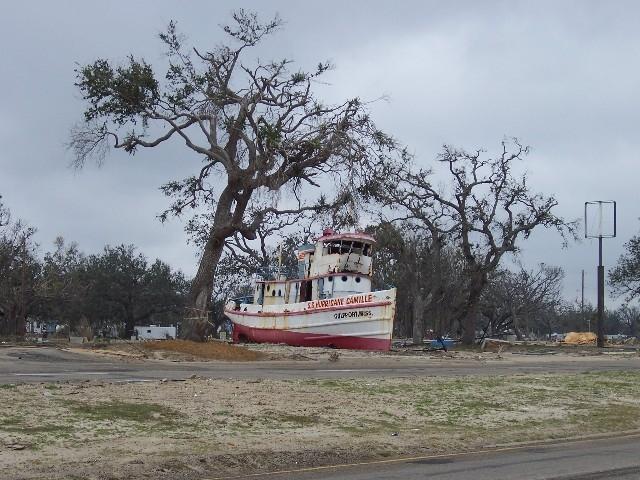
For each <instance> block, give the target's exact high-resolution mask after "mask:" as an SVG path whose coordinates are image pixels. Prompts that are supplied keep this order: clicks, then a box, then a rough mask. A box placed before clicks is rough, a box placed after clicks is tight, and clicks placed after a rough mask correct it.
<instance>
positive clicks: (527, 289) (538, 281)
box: [480, 264, 564, 340]
mask: <svg viewBox="0 0 640 480" xmlns="http://www.w3.org/2000/svg"><path fill="white" fill-rule="evenodd" d="M563 278H564V271H563V270H562V269H561V268H559V267H554V266H549V265H545V264H541V265H540V266H539V267H538V269H537V270H527V269H525V268H523V267H522V266H520V269H519V270H518V271H517V272H512V271H510V270H504V269H498V270H496V271H495V272H493V273H492V274H491V275H490V276H489V282H488V286H487V288H486V289H485V292H484V294H483V295H482V301H481V306H480V310H481V312H482V314H483V316H484V317H485V318H486V319H487V323H486V326H485V328H484V331H483V337H484V336H486V335H492V336H493V335H501V334H504V333H507V332H509V331H510V330H513V332H514V333H515V334H516V336H517V338H518V339H519V340H522V339H523V337H524V335H525V333H527V332H528V331H529V330H530V329H531V328H532V327H534V326H538V324H539V322H538V321H537V318H538V317H544V316H545V315H547V314H548V313H549V312H552V311H556V310H557V309H558V307H559V306H560V302H561V295H560V292H561V289H562V279H563ZM547 333H550V332H547Z"/></svg>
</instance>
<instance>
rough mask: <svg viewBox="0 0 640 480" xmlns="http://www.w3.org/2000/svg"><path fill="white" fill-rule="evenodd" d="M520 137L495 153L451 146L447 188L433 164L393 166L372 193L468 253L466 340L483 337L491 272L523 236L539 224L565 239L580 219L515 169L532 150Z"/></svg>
mask: <svg viewBox="0 0 640 480" xmlns="http://www.w3.org/2000/svg"><path fill="white" fill-rule="evenodd" d="M528 151H529V150H528V148H527V147H524V146H522V145H521V144H520V143H519V142H518V141H517V140H516V139H514V140H513V141H512V142H506V141H503V142H502V151H501V152H500V154H499V155H498V156H496V157H494V158H490V157H487V156H486V155H485V154H484V152H483V151H482V150H478V151H475V152H466V151H464V150H460V149H455V148H453V147H451V146H448V145H445V146H444V149H443V152H442V153H441V154H440V155H439V157H438V161H439V162H440V164H442V165H443V166H444V167H445V170H446V174H447V176H448V178H449V184H448V185H447V186H446V187H445V188H439V187H438V186H437V185H435V184H434V183H433V180H432V178H433V175H432V172H431V171H430V170H424V169H418V170H413V169H412V168H411V165H410V164H409V163H408V162H407V163H405V165H403V166H397V164H395V165H394V164H385V166H384V168H382V169H380V170H379V171H378V172H377V175H376V176H377V178H378V180H377V183H376V184H375V187H374V188H371V189H369V193H370V194H372V195H374V196H377V197H378V198H382V201H383V203H384V204H385V205H387V206H390V207H393V208H396V209H398V210H400V211H403V212H405V215H404V219H405V220H411V221H414V222H416V224H417V225H420V226H421V227H422V228H423V229H424V230H425V231H427V232H428V233H429V234H430V235H431V236H432V238H433V239H437V240H438V241H436V242H434V245H438V244H440V243H441V242H443V241H449V240H450V241H452V242H454V244H455V245H456V247H457V248H459V249H460V252H461V253H462V256H463V259H464V272H465V276H466V279H467V281H466V285H465V289H464V290H465V299H464V302H463V303H462V305H460V306H459V308H458V313H457V317H458V321H459V322H460V324H461V326H462V334H463V335H462V340H463V342H464V343H465V344H472V343H473V342H474V339H475V331H476V318H477V316H478V306H479V302H480V298H481V295H482V292H483V290H484V288H485V287H486V285H487V281H488V275H489V274H490V273H491V272H493V271H495V270H496V269H497V268H498V265H499V263H500V260H501V259H502V257H503V256H504V255H505V254H506V253H512V252H517V251H518V242H519V241H520V240H522V239H526V238H528V237H529V235H530V234H531V232H532V231H533V230H534V229H536V228H539V227H544V228H552V229H555V230H557V231H558V232H560V234H561V235H562V237H563V239H565V242H566V239H567V238H569V237H575V229H576V223H575V222H567V221H565V220H564V219H563V218H561V217H558V216H556V215H555V214H554V213H553V209H554V207H555V206H556V205H557V201H556V199H555V198H554V197H553V196H548V197H547V196H544V195H542V194H534V193H532V192H531V190H530V188H529V185H528V183H527V177H526V175H517V174H516V173H514V171H513V168H514V164H515V162H517V161H520V160H522V159H523V158H524V156H525V155H526V154H527V153H528Z"/></svg>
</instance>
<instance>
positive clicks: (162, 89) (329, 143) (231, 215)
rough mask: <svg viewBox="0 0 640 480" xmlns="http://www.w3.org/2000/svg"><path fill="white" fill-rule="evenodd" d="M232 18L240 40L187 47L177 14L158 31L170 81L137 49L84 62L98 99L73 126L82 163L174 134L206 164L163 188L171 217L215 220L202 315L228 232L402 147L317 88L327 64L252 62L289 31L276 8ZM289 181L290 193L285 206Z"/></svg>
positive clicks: (204, 264) (82, 76) (200, 280)
mask: <svg viewBox="0 0 640 480" xmlns="http://www.w3.org/2000/svg"><path fill="white" fill-rule="evenodd" d="M233 20H234V22H233V24H232V25H231V26H226V27H224V31H225V32H226V34H227V35H228V37H229V41H230V45H221V46H218V47H217V48H215V49H212V50H211V51H200V50H197V49H195V48H194V49H192V50H191V51H189V50H187V49H185V47H184V45H183V44H184V39H183V38H182V36H181V35H179V34H178V32H177V30H176V25H175V23H174V22H171V23H170V24H169V27H168V29H167V31H166V33H163V34H161V35H160V38H161V39H162V41H163V43H164V45H165V47H166V48H167V55H168V68H167V72H166V74H165V79H166V80H165V81H163V82H161V81H160V80H159V79H158V77H157V76H156V74H155V73H154V70H153V68H152V66H151V65H149V64H148V63H146V62H145V61H144V60H137V59H135V58H134V57H133V56H130V57H129V59H128V62H127V63H126V64H125V65H123V66H113V65H112V64H111V63H110V62H109V61H107V60H104V59H99V60H96V61H95V62H94V63H92V64H90V65H86V66H83V67H80V68H79V69H78V70H77V83H76V85H77V87H78V88H79V89H80V91H81V92H82V95H83V98H84V100H86V101H87V102H88V107H87V109H86V111H85V112H84V122H83V123H82V124H81V125H80V126H78V127H77V128H76V129H75V130H74V131H73V132H72V135H71V143H70V144H71V147H72V149H73V151H74V153H75V163H76V165H78V166H81V165H83V164H84V163H85V161H86V160H87V159H88V158H89V157H97V159H98V160H99V161H101V160H102V158H103V157H104V155H105V153H106V151H107V150H108V149H109V145H111V146H113V147H114V148H116V149H122V150H124V151H125V152H128V153H130V154H134V153H135V152H136V151H137V149H138V148H140V147H144V148H155V147H158V146H160V145H161V144H163V143H165V142H168V141H170V140H173V139H176V140H179V141H182V142H184V145H185V146H186V148H187V150H188V151H190V152H191V153H192V154H193V156H194V157H195V158H198V159H199V161H200V165H199V167H198V168H197V172H196V173H195V174H194V175H192V176H189V177H187V178H185V179H183V180H176V181H172V182H169V183H168V184H166V185H164V186H163V187H162V188H163V191H164V192H165V194H167V195H168V196H170V197H172V198H173V199H174V201H173V204H172V205H171V207H170V208H169V209H168V210H167V211H165V212H164V213H163V214H162V215H161V219H163V220H165V219H167V218H168V217H169V216H171V215H180V214H182V213H184V212H185V211H188V210H191V211H193V212H197V213H202V212H204V215H202V216H200V217H198V218H199V219H201V220H202V219H204V220H205V221H206V222H207V223H206V224H205V229H206V231H207V235H206V241H205V242H204V244H203V249H202V256H201V259H200V263H199V267H198V272H197V274H196V276H195V278H194V280H193V283H192V287H191V294H190V307H191V310H192V314H191V316H192V317H206V314H207V311H208V310H209V306H210V302H211V295H212V290H213V285H214V278H215V273H214V272H215V269H216V266H217V264H218V261H219V260H220V257H221V255H222V252H223V249H224V245H225V241H227V239H229V238H232V237H234V236H235V235H236V234H240V235H241V236H242V237H244V238H245V239H248V240H252V239H255V238H256V237H257V231H258V228H259V227H260V225H262V224H263V223H264V221H265V218H266V217H267V216H268V215H271V214H274V215H280V214H286V213H295V212H299V211H304V210H311V209H314V208H320V207H322V206H323V205H326V199H325V197H324V196H323V195H320V196H318V198H317V202H315V201H305V200H303V197H304V198H309V195H308V192H306V194H305V192H304V191H303V189H304V188H308V187H320V185H321V183H320V178H321V177H322V176H323V175H326V174H333V175H334V179H335V180H336V181H338V180H339V179H340V178H342V179H344V180H345V183H346V184H347V185H349V184H350V183H352V182H353V180H354V176H357V173H358V171H359V169H358V168H354V167H355V166H356V165H361V164H364V163H366V162H368V161H371V160H372V159H374V158H378V157H380V156H382V155H386V154H388V153H390V152H392V151H393V150H394V149H395V148H396V145H395V142H394V141H393V139H392V138H391V137H389V136H388V135H386V134H385V133H383V132H381V131H380V130H379V129H378V128H376V126H375V125H374V123H373V122H372V120H371V119H370V117H369V114H368V112H367V108H366V105H365V104H363V102H361V101H360V100H359V99H357V98H354V99H349V100H346V101H344V102H343V103H340V104H337V105H325V104H324V103H322V102H321V101H320V100H319V99H317V98H316V96H315V94H314V88H315V86H316V84H317V82H318V81H319V78H320V77H321V76H322V75H323V74H324V73H325V72H326V71H327V70H329V69H330V67H331V66H330V64H329V63H327V62H321V63H319V64H318V65H317V68H316V69H315V70H314V71H312V72H305V71H302V70H294V69H293V67H292V62H291V61H289V60H286V59H283V60H279V61H271V62H260V61H257V62H252V61H251V60H250V59H247V56H248V53H249V52H250V51H251V49H252V48H253V47H255V46H256V45H258V44H259V43H260V42H261V41H262V40H263V39H264V38H265V37H266V36H268V35H270V34H271V33H273V32H274V31H276V30H277V29H279V28H280V26H281V25H282V22H281V20H280V19H279V18H278V17H276V18H274V19H273V20H271V21H269V22H266V23H262V22H261V21H260V20H259V19H258V18H257V16H256V15H255V14H253V13H250V12H246V11H244V10H239V11H237V12H236V13H234V15H233ZM180 161H182V159H180ZM285 186H286V187H287V191H288V192H290V193H291V194H292V195H291V200H290V202H289V203H288V204H287V205H286V206H285V207H284V208H279V207H278V203H279V202H278V200H279V196H280V195H281V192H282V191H283V188H284V187H285ZM340 200H342V201H344V196H342V197H341V199H340ZM192 228H193V226H192ZM192 323H193V324H192V325H191V327H189V322H186V324H185V325H183V333H185V334H186V337H188V338H194V339H197V338H201V337H202V329H201V328H199V327H198V325H204V323H203V322H192Z"/></svg>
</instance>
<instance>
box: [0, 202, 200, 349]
mask: <svg viewBox="0 0 640 480" xmlns="http://www.w3.org/2000/svg"><path fill="white" fill-rule="evenodd" d="M34 233H35V229H34V228H32V227H29V226H27V225H26V224H24V223H23V222H22V221H17V220H16V221H13V220H12V219H11V217H10V215H9V212H8V210H7V209H4V208H3V207H2V205H1V204H0V335H24V333H25V331H26V327H27V322H28V321H37V322H39V323H42V322H45V323H51V324H56V325H60V326H62V327H63V330H64V331H66V332H71V333H75V334H80V335H85V336H93V335H96V336H99V335H103V334H105V335H111V334H112V333H114V332H115V333H117V335H119V336H124V337H128V336H130V335H131V334H132V333H133V327H134V325H137V324H149V323H154V324H176V323H178V322H179V321H180V320H181V318H182V317H183V309H184V305H185V298H186V293H187V291H188V286H189V284H188V281H187V280H186V279H185V278H184V275H183V274H182V273H181V272H180V271H175V270H173V269H172V268H171V267H170V266H169V265H167V264H166V263H164V262H162V261H161V260H155V261H153V262H150V261H149V260H148V259H147V258H146V257H145V255H144V254H142V253H140V252H138V251H137V250H136V248H135V247H134V246H133V245H118V246H115V247H112V246H108V245H107V246H105V247H104V250H103V251H102V252H101V253H99V254H95V255H86V254H84V253H82V251H81V250H80V248H79V247H78V245H77V244H75V243H67V242H65V240H64V239H63V238H62V237H59V238H57V239H56V240H55V242H54V248H53V249H52V250H51V251H47V252H45V253H44V254H42V253H41V251H40V248H39V246H38V245H37V244H36V243H35V242H34V239H33V236H34Z"/></svg>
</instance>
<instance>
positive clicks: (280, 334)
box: [233, 323, 391, 351]
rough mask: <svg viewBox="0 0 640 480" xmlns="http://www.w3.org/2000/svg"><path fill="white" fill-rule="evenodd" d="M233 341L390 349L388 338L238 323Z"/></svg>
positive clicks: (358, 348)
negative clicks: (251, 325) (253, 326)
mask: <svg viewBox="0 0 640 480" xmlns="http://www.w3.org/2000/svg"><path fill="white" fill-rule="evenodd" d="M233 341H234V342H236V343H238V342H256V343H286V344H287V345H292V346H295V347H333V348H350V349H355V350H381V351H388V350H390V349H391V340H390V339H380V338H367V337H356V336H350V335H322V334H317V333H299V332H290V331H287V330H276V329H267V328H252V327H247V326H245V325H240V324H238V323H234V325H233Z"/></svg>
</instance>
